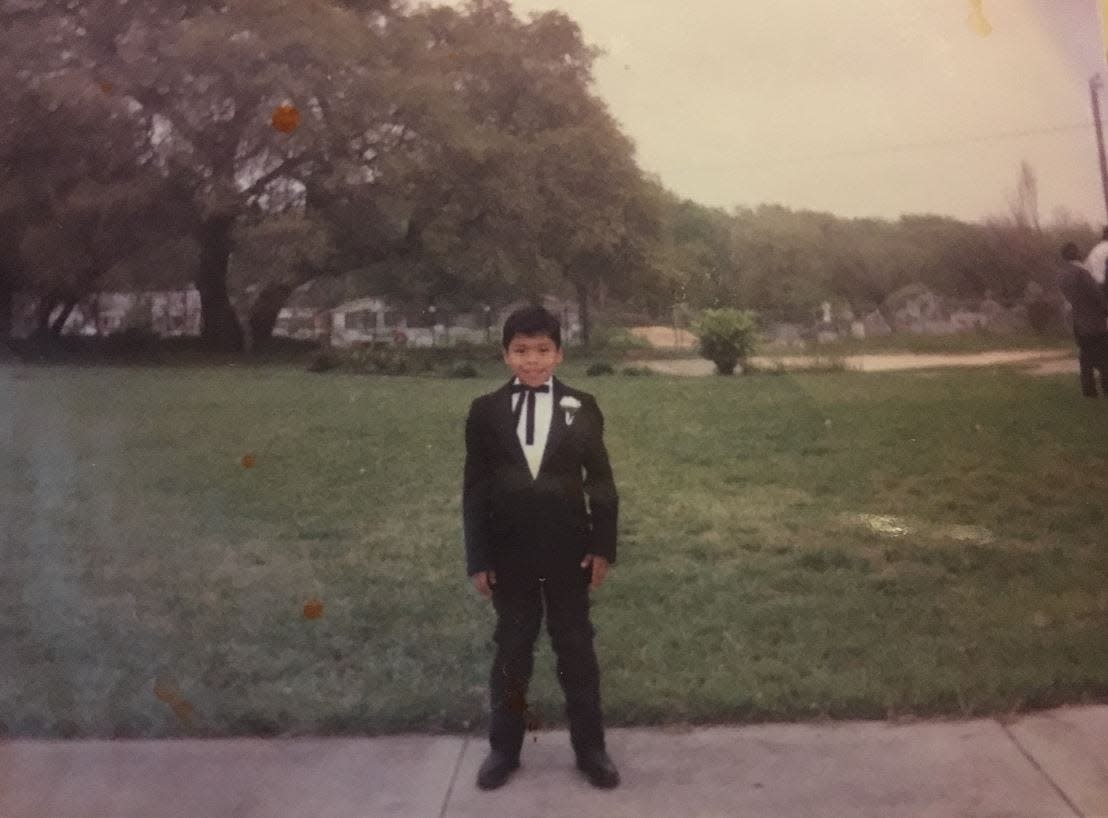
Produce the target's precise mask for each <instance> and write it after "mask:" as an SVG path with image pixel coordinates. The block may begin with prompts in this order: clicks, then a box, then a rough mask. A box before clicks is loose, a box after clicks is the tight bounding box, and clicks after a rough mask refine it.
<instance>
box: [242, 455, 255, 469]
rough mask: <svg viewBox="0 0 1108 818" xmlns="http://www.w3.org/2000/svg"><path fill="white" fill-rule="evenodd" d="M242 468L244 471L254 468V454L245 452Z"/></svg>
mask: <svg viewBox="0 0 1108 818" xmlns="http://www.w3.org/2000/svg"><path fill="white" fill-rule="evenodd" d="M242 467H243V468H244V469H252V468H254V454H253V452H247V453H246V454H244V455H243V456H242Z"/></svg>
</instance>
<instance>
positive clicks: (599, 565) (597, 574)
mask: <svg viewBox="0 0 1108 818" xmlns="http://www.w3.org/2000/svg"><path fill="white" fill-rule="evenodd" d="M590 564H591V565H592V581H591V582H590V583H589V588H591V589H593V590H596V589H597V588H599V587H600V586H601V585H602V584H603V582H604V577H606V576H608V560H606V559H604V557H601V556H599V555H597V554H586V555H585V558H584V559H583V560H581V567H582V568H588V567H589V565H590Z"/></svg>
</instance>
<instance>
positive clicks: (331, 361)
mask: <svg viewBox="0 0 1108 818" xmlns="http://www.w3.org/2000/svg"><path fill="white" fill-rule="evenodd" d="M338 365H339V362H338V359H337V358H336V357H335V354H334V353H333V352H320V353H319V354H318V355H316V356H315V357H314V358H312V360H311V361H310V362H309V363H308V371H309V372H330V371H331V370H332V369H335V368H336V367H337V366H338Z"/></svg>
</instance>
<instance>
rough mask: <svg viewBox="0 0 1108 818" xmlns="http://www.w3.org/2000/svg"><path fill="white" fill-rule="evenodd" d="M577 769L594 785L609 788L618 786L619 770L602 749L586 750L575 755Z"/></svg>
mask: <svg viewBox="0 0 1108 818" xmlns="http://www.w3.org/2000/svg"><path fill="white" fill-rule="evenodd" d="M577 769H579V770H580V771H581V772H583V773H584V774H585V777H586V778H588V779H589V783H590V784H592V785H593V786H594V787H600V788H602V789H605V790H610V789H612V788H613V787H618V786H619V770H617V769H616V765H615V764H613V763H612V759H611V758H609V757H608V754H607V753H606V752H604V751H603V750H586V751H585V752H582V753H578V755H577Z"/></svg>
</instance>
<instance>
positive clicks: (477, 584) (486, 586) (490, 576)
mask: <svg viewBox="0 0 1108 818" xmlns="http://www.w3.org/2000/svg"><path fill="white" fill-rule="evenodd" d="M470 580H471V581H472V582H473V587H474V588H476V589H477V593H479V594H480V595H481V596H483V597H491V596H492V586H493V585H496V571H478V572H477V573H476V574H474V575H473V576H471V577H470Z"/></svg>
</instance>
